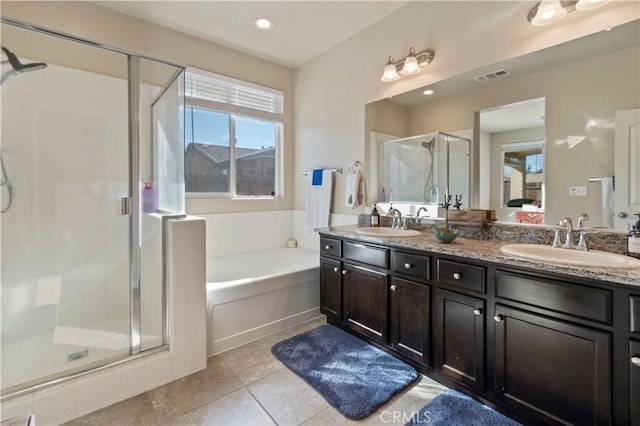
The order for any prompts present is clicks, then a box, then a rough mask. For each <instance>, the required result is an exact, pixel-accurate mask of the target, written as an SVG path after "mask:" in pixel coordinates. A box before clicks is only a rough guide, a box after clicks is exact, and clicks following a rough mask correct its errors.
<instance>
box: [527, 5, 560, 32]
mask: <svg viewBox="0 0 640 426" xmlns="http://www.w3.org/2000/svg"><path fill="white" fill-rule="evenodd" d="M566 14H567V10H566V9H565V8H564V7H562V5H561V4H560V0H542V1H541V2H540V4H539V5H538V12H537V13H536V16H534V17H533V19H532V20H531V25H535V26H537V27H538V26H541V25H549V24H553V23H554V22H558V21H559V20H561V19H562V18H564V17H565V16H566Z"/></svg>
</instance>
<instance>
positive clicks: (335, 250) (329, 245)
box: [320, 237, 342, 257]
mask: <svg viewBox="0 0 640 426" xmlns="http://www.w3.org/2000/svg"><path fill="white" fill-rule="evenodd" d="M320 254H321V255H322V256H333V257H340V256H342V241H340V240H336V239H333V238H326V237H320Z"/></svg>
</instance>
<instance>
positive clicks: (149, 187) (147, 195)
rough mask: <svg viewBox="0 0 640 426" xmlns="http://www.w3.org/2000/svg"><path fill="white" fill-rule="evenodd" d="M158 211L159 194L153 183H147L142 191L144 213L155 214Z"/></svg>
mask: <svg viewBox="0 0 640 426" xmlns="http://www.w3.org/2000/svg"><path fill="white" fill-rule="evenodd" d="M157 210H158V194H157V193H156V190H155V189H153V183H152V182H145V183H144V189H143V190H142V212H143V213H155V212H156V211H157Z"/></svg>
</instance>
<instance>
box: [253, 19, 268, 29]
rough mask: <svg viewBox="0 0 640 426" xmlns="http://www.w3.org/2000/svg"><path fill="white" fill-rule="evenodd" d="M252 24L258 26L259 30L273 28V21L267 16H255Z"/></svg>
mask: <svg viewBox="0 0 640 426" xmlns="http://www.w3.org/2000/svg"><path fill="white" fill-rule="evenodd" d="M253 25H255V26H256V27H258V28H260V29H261V30H270V29H271V28H273V23H272V22H271V21H270V20H268V19H267V18H256V19H254V20H253Z"/></svg>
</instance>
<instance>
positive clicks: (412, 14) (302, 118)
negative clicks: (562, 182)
mask: <svg viewBox="0 0 640 426" xmlns="http://www.w3.org/2000/svg"><path fill="white" fill-rule="evenodd" d="M534 3H535V2H500V1H495V2H486V1H469V2H445V1H429V2H410V3H409V4H407V5H406V6H404V7H403V8H401V9H399V10H398V11H397V12H395V13H394V14H392V15H390V16H388V17H387V18H386V19H384V20H382V21H380V22H378V23H377V24H375V25H373V26H371V27H369V28H367V29H365V30H363V31H361V32H360V33H358V34H357V35H355V36H354V37H352V38H351V39H349V40H347V41H346V42H344V43H342V44H340V45H339V46H337V47H335V48H333V49H331V50H330V51H328V52H326V53H324V54H323V55H320V56H318V57H316V58H315V59H313V60H312V61H310V62H308V63H306V64H304V65H303V66H302V67H300V68H298V70H297V71H296V116H295V122H296V154H295V167H296V182H295V191H296V197H295V208H296V209H300V210H302V209H303V208H304V180H303V179H302V178H301V177H299V176H298V173H299V172H300V171H302V170H308V169H312V168H315V167H320V166H325V165H327V166H328V165H330V166H342V167H345V166H346V165H348V164H349V163H350V162H352V161H354V160H364V159H365V158H366V157H365V155H366V153H365V138H366V136H365V135H366V132H368V129H367V128H366V127H365V108H364V106H365V104H367V103H370V102H373V101H377V100H380V99H384V98H387V97H389V96H393V95H395V94H399V93H403V92H406V91H408V90H412V89H416V88H418V87H422V86H425V85H427V84H432V83H435V82H438V81H441V80H444V79H446V78H449V77H452V76H455V75H458V74H461V73H464V72H468V71H471V70H474V69H477V68H480V67H482V66H486V65H490V64H493V63H497V62H500V61H503V60H506V59H510V58H514V57H517V56H520V55H524V54H527V53H530V52H533V51H537V50H540V49H543V48H546V47H550V46H553V45H555V44H559V43H562V42H566V41H569V40H572V39H575V38H579V37H582V36H585V35H588V34H591V33H593V32H595V31H598V30H600V29H602V28H605V27H606V26H607V25H613V26H615V25H618V24H622V23H626V22H629V21H632V20H634V19H638V17H639V16H640V9H639V8H640V5H639V4H638V3H637V2H613V3H612V4H610V5H608V6H607V7H606V8H603V9H599V10H598V13H595V12H594V13H582V14H578V13H573V14H570V15H569V16H568V17H567V18H565V20H563V21H562V22H561V23H559V24H557V25H555V26H551V27H533V26H531V25H530V24H529V23H528V22H527V21H526V15H527V12H528V11H529V9H530V8H531V7H532V5H533V4H534ZM452 16H455V17H456V25H451V19H452V18H451V17H452ZM505 34H509V36H508V37H505ZM411 46H414V47H415V49H416V50H422V49H425V48H432V49H433V50H434V51H435V52H436V56H435V60H434V61H433V63H432V64H431V65H430V66H429V67H428V68H427V69H426V70H425V72H423V73H421V74H418V75H417V76H412V77H407V78H402V79H400V80H398V81H396V82H393V83H383V82H381V81H380V76H381V74H382V70H383V68H384V65H385V62H386V58H387V57H388V56H389V55H392V56H394V57H399V58H401V57H403V56H404V55H406V52H407V51H408V50H409V47H411ZM489 46H490V48H489ZM636 65H637V62H636ZM566 78H569V77H566ZM573 78H574V79H575V76H574V77H573ZM564 82H565V80H563V81H562V84H564ZM558 85H561V84H560V83H558ZM630 92H631V90H630ZM635 93H637V91H636V92H635ZM523 96H526V98H534V97H540V94H539V90H537V89H536V88H535V87H530V88H529V89H528V91H527V93H519V94H518V95H517V96H513V97H512V98H511V99H509V91H508V90H506V96H504V97H503V99H502V100H501V102H502V103H510V102H513V101H515V100H519V99H520V98H521V97H523ZM556 96H557V97H559V98H562V97H563V96H565V95H564V91H563V90H560V91H559V92H558V93H557V94H556ZM503 101H504V102H503ZM586 101H588V100H586V99H582V98H581V99H580V103H584V102H586ZM572 102H573V101H567V100H565V101H562V102H560V105H559V106H558V108H559V109H555V108H554V109H552V110H550V111H548V113H547V116H548V117H549V116H551V115H555V116H561V115H562V113H563V112H564V111H566V110H567V108H570V107H571V106H570V105H567V103H569V104H572ZM492 104H494V101H493V100H487V104H486V105H485V104H481V105H480V106H481V107H482V108H484V107H486V106H489V105H492ZM593 108H594V109H597V108H598V105H593ZM438 111H439V115H438V119H439V120H442V122H443V123H445V124H443V126H445V127H446V128H452V129H467V128H473V117H472V116H471V117H469V118H468V119H467V120H465V122H464V123H459V124H457V125H454V123H455V120H457V117H456V113H455V110H453V109H449V107H448V106H445V107H440V108H439V110H438ZM597 113H598V114H599V111H597ZM566 126H569V127H570V128H575V123H573V124H570V123H565V124H563V125H562V126H560V128H559V129H558V132H559V133H560V134H568V133H566V132H567V128H566ZM412 130H413V129H410V131H412ZM436 130H446V129H442V128H439V129H436ZM419 133H424V131H420V132H419ZM366 166H367V167H371V166H370V165H369V164H367V165H366ZM594 172H597V171H594ZM344 181H345V177H344V175H338V176H337V177H336V192H335V194H334V211H337V212H341V213H350V210H348V209H347V208H346V207H344V206H343V205H342V204H343V203H341V202H335V201H337V200H342V199H343V198H344ZM360 211H361V210H360Z"/></svg>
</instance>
